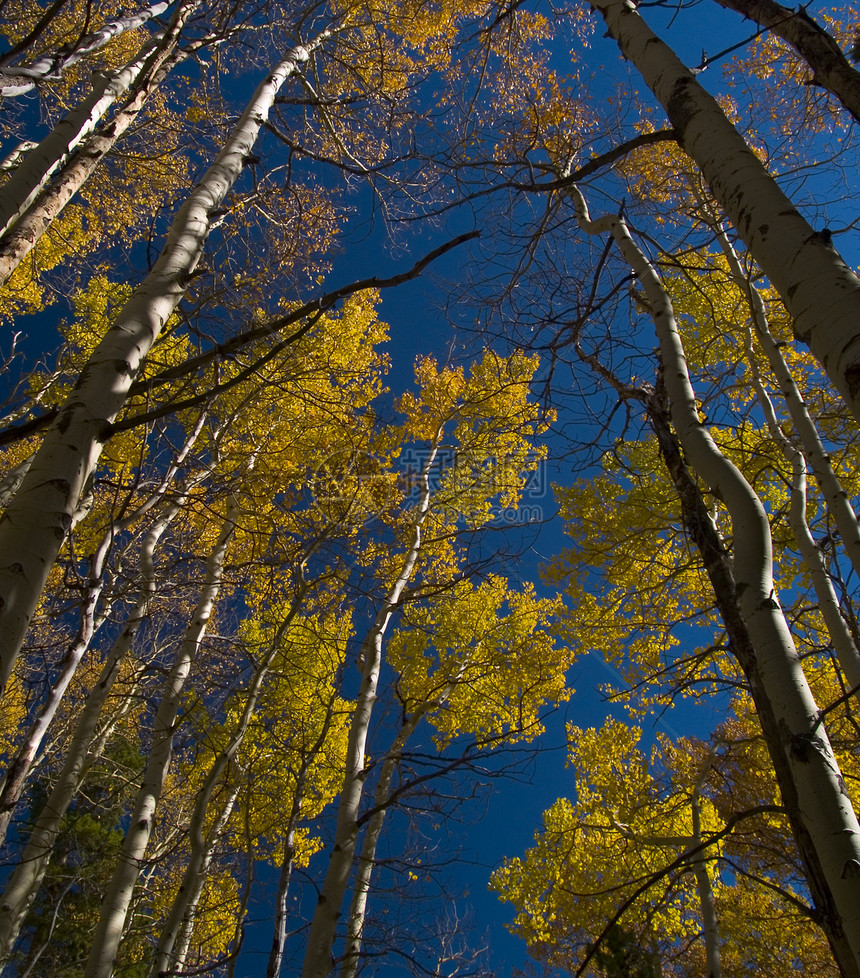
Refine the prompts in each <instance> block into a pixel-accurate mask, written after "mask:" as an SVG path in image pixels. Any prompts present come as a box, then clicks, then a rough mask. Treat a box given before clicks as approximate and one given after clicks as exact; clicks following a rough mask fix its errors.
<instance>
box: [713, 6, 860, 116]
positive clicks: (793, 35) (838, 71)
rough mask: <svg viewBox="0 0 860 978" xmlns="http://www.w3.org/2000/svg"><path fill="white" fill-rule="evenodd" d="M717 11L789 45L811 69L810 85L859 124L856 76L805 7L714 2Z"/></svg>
mask: <svg viewBox="0 0 860 978" xmlns="http://www.w3.org/2000/svg"><path fill="white" fill-rule="evenodd" d="M716 3H718V4H719V5H720V6H721V7H725V8H726V9H727V10H735V11H737V12H738V13H739V14H743V16H744V17H747V18H749V19H750V20H754V21H755V22H756V23H758V24H761V25H762V26H763V27H767V28H768V30H770V31H771V32H772V33H773V34H776V36H777V37H781V38H782V39H783V40H784V41H786V42H787V43H788V44H790V45H791V46H792V47H793V48H794V49H795V51H797V53H798V54H799V55H800V56H801V57H802V58H803V59H804V61H806V63H807V64H808V65H809V67H810V68H811V69H812V80H811V82H810V84H812V85H818V86H820V87H822V88H826V89H827V90H828V91H829V92H832V93H833V94H834V95H835V96H836V97H837V98H838V99H839V101H840V102H841V103H842V104H843V105H844V106H845V108H846V109H847V110H848V111H849V112H850V113H851V115H852V116H854V118H855V119H856V120H857V121H858V122H860V72H858V71H857V69H856V68H854V67H853V65H852V64H851V62H850V61H849V60H848V59H847V58H846V57H845V55H844V54H843V53H842V48H840V47H839V44H838V43H837V42H836V40H835V39H834V38H833V37H832V36H831V35H830V34H828V33H827V31H825V30H824V29H823V28H821V27H819V25H818V24H817V23H816V22H815V21H814V20H813V19H812V18H811V17H810V16H809V14H808V13H807V12H806V7H805V6H803V5H801V6H798V8H797V10H792V9H791V7H783V6H782V4H780V3H776V0H716Z"/></svg>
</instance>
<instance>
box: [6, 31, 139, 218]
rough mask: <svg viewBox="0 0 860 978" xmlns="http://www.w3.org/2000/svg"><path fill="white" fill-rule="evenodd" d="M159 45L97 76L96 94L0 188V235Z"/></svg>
mask: <svg viewBox="0 0 860 978" xmlns="http://www.w3.org/2000/svg"><path fill="white" fill-rule="evenodd" d="M157 44H158V39H157V38H151V39H150V40H148V41H147V42H146V43H145V44H144V45H143V47H142V48H141V49H140V51H139V52H138V54H137V55H136V56H135V57H134V58H133V59H132V60H131V61H129V62H128V64H127V65H125V67H123V68H119V69H117V70H116V71H112V72H110V73H109V74H108V73H101V72H100V73H98V74H96V75H94V76H93V79H92V86H93V91H92V93H91V94H90V95H89V96H88V97H87V98H85V99H84V100H83V101H82V102H81V104H80V105H78V106H77V108H75V109H73V110H72V111H71V112H70V113H69V114H68V115H67V116H66V117H65V118H63V119H61V120H60V121H59V122H58V123H57V125H56V126H54V128H53V129H52V130H51V131H50V132H49V133H48V135H47V136H45V138H44V139H43V140H42V141H41V142H40V143H39V144H38V146H36V147H35V148H34V149H32V150H30V152H29V153H27V155H26V157H25V158H24V159H23V161H22V162H21V163H20V164H19V165H18V166H16V167H15V169H14V172H13V173H12V175H11V176H10V177H9V179H8V180H7V181H6V183H4V184H3V186H2V187H0V237H2V235H3V234H5V232H6V230H7V229H8V228H9V226H10V225H11V224H12V223H13V222H14V221H15V219H16V218H17V217H18V216H19V215H20V214H22V213H23V212H24V211H26V209H27V208H28V207H29V206H30V204H32V203H33V201H34V200H35V199H36V197H37V196H38V194H39V192H40V191H41V190H42V189H43V188H44V187H45V186H46V185H47V183H48V180H49V179H50V177H51V174H52V173H53V172H54V171H55V170H56V169H57V167H58V166H60V164H61V163H62V162H63V160H64V159H65V158H66V157H67V156H68V155H69V153H71V152H72V150H74V149H75V147H76V146H77V145H78V144H79V143H80V142H81V141H82V140H83V139H85V138H86V137H87V136H88V135H89V134H90V133H91V132H92V131H93V130H94V129H95V127H96V126H97V125H98V123H99V121H100V120H101V119H102V117H103V116H104V114H105V113H106V112H107V110H108V109H109V108H110V106H111V105H113V103H114V102H115V101H116V100H117V99H118V98H119V97H120V96H121V95H122V94H123V93H124V92H125V91H126V90H127V89H128V87H129V85H131V83H132V82H133V81H134V79H135V77H136V76H137V75H138V74H139V73H140V72H141V70H142V69H143V67H144V65H145V64H146V60H147V58H148V57H149V54H150V52H151V51H152V50H153V48H154V47H155V46H156V45H157Z"/></svg>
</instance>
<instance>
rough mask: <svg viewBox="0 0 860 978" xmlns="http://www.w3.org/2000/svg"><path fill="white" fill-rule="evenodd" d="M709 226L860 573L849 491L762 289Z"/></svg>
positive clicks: (859, 527)
mask: <svg viewBox="0 0 860 978" xmlns="http://www.w3.org/2000/svg"><path fill="white" fill-rule="evenodd" d="M712 226H713V228H714V230H715V232H716V234H717V240H718V242H719V244H720V248H721V249H722V252H723V255H724V256H725V258H726V261H727V262H728V264H729V271H730V272H731V273H732V277H733V278H734V280H735V282H736V283H737V285H738V287H739V288H740V289H741V290H742V291H743V292H744V294H745V295H746V296H747V300H748V302H749V306H750V314H751V318H752V325H753V328H754V329H755V333H756V338H757V339H758V341H759V344H760V345H761V348H762V350H763V351H764V354H765V357H766V359H767V362H768V365H769V366H770V369H771V371H772V372H773V375H774V377H776V381H777V383H778V384H779V389H780V392H781V393H782V396H783V398H784V399H785V404H786V407H787V408H788V413H789V414H790V415H791V420H792V423H793V424H794V430H795V432H796V433H797V437H798V440H799V442H800V445H801V447H802V450H803V454H804V455H805V456H806V459H807V461H808V462H809V464H810V466H811V468H812V474H813V475H814V476H815V481H816V482H817V483H818V487H819V489H820V490H821V494H822V495H823V496H824V501H825V503H826V504H827V509H828V512H829V513H830V515H831V516H832V517H833V520H834V522H835V523H836V528H837V530H839V536H840V537H841V539H842V546H843V550H844V553H845V555H846V556H847V557H848V559H849V560H850V561H851V566H852V567H853V568H854V572H855V574H857V575H858V577H860V524H858V523H857V516H856V514H855V512H854V509H853V507H852V505H851V501H850V499H849V498H848V493H847V492H846V491H845V489H844V488H843V487H842V484H841V483H840V481H839V478H838V476H837V475H836V473H835V472H834V471H833V466H832V465H831V464H830V456H829V454H828V452H827V449H826V448H825V447H824V443H823V441H822V440H821V435H820V434H819V431H818V428H817V426H816V424H815V422H814V421H813V420H812V417H811V416H810V414H809V411H808V409H807V407H806V402H805V401H804V399H803V395H802V394H801V392H800V390H799V388H798V386H797V384H796V383H795V380H794V377H793V376H792V373H791V371H790V370H789V368H788V364H787V363H786V362H785V357H784V356H783V355H782V351H781V350H780V348H779V344H778V343H777V342H776V340H775V339H774V338H773V334H772V333H771V331H770V326H769V324H768V318H767V309H766V308H765V304H764V300H763V299H762V297H761V293H760V292H759V291H758V289H756V288H755V287H754V286H753V284H752V283H751V282H750V280H749V277H748V276H747V275H745V274H744V270H743V267H742V265H741V263H740V260H739V258H738V256H737V253H736V252H735V250H734V248H733V247H732V243H731V242H730V241H729V239H728V236H727V235H726V232H725V229H724V228H723V227H722V226H721V225H720V224H719V222H717V221H713V222H712Z"/></svg>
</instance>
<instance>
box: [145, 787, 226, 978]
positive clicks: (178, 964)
mask: <svg viewBox="0 0 860 978" xmlns="http://www.w3.org/2000/svg"><path fill="white" fill-rule="evenodd" d="M239 788H240V785H238V784H237V785H235V786H234V787H233V788H232V789H231V791H230V794H229V795H228V797H227V800H226V804H225V805H224V808H223V809H222V811H221V814H220V815H219V816H218V818H217V819H216V820H215V824H214V825H213V826H212V828H211V830H210V832H209V835H208V836H207V837H206V838H204V837H203V835H202V833H201V832H200V831H199V829H200V826H193V827H192V836H191V862H192V863H193V864H194V866H195V870H196V872H195V874H194V875H193V876H192V877H189V876H188V875H187V874H186V877H184V878H183V880H182V883H181V884H180V888H179V891H178V892H177V895H176V899H175V900H174V901H173V904H172V905H171V908H170V913H169V914H168V917H167V923H166V924H165V927H164V929H163V931H162V935H161V940H160V941H159V944H158V948H157V949H156V953H155V962H154V964H153V966H152V969H151V971H150V975H151V976H152V978H166V976H167V975H172V974H182V972H183V971H184V970H185V961H186V956H187V954H188V948H189V947H190V946H191V938H192V936H193V934H194V919H195V915H196V913H197V905H198V904H199V902H200V896H201V894H202V893H203V885H204V883H205V882H206V874H207V873H208V871H209V867H210V865H211V863H212V857H213V856H214V854H215V846H216V845H217V844H218V839H219V838H220V836H221V833H222V832H223V831H224V829H225V828H226V826H227V822H229V820H230V816H231V815H232V814H233V806H234V805H235V803H236V798H237V796H238V794H239Z"/></svg>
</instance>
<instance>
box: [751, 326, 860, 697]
mask: <svg viewBox="0 0 860 978" xmlns="http://www.w3.org/2000/svg"><path fill="white" fill-rule="evenodd" d="M745 347H746V354H747V365H748V367H749V369H750V374H751V375H752V379H753V388H754V389H755V392H756V397H757V400H758V403H759V406H760V407H761V409H762V412H763V414H764V420H765V424H766V425H767V430H768V432H769V434H770V436H771V438H772V439H773V440H774V442H775V443H776V444H777V445H778V446H779V448H780V450H781V451H782V454H783V455H784V456H785V459H786V461H787V462H788V463H789V465H790V466H791V484H790V488H789V510H788V519H789V525H790V526H791V532H792V534H793V535H794V539H795V542H796V543H797V547H798V549H799V550H800V555H801V557H802V558H803V562H804V563H805V564H806V567H807V569H808V570H809V574H810V578H811V580H812V587H813V589H814V591H815V596H816V598H817V600H818V610H819V611H820V612H821V615H822V617H823V618H824V624H825V625H826V626H827V632H828V634H829V636H830V642H831V644H832V645H833V650H834V651H835V652H836V658H837V660H838V662H839V665H840V666H841V667H842V671H843V673H844V674H845V678H846V679H847V681H848V685H849V686H850V687H851V688H852V689H853V688H857V689H858V694H857V695H858V703H860V652H858V651H857V646H856V645H855V643H854V638H853V636H852V635H851V629H850V628H849V627H848V623H847V622H846V621H845V618H844V617H843V615H842V610H841V609H840V607H839V597H838V596H837V594H836V589H835V588H834V587H833V582H832V581H831V579H830V575H829V574H828V573H827V564H826V563H825V560H824V554H823V553H822V552H821V549H820V548H819V547H818V545H817V544H816V542H815V540H814V539H813V536H812V533H811V532H810V529H809V524H808V523H807V521H806V459H805V458H804V457H803V453H802V452H800V451H799V450H798V449H797V448H795V446H794V445H793V444H792V443H791V441H789V439H788V438H786V436H785V435H784V434H783V431H782V428H780V426H779V421H778V420H777V417H776V411H775V410H774V407H773V402H772V401H771V399H770V396H769V395H768V393H767V390H766V388H765V386H764V382H763V381H762V378H761V373H760V372H759V369H758V364H757V362H756V357H755V351H754V350H753V339H752V329H750V328H749V327H747V329H746V336H745ZM828 467H829V463H828Z"/></svg>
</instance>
